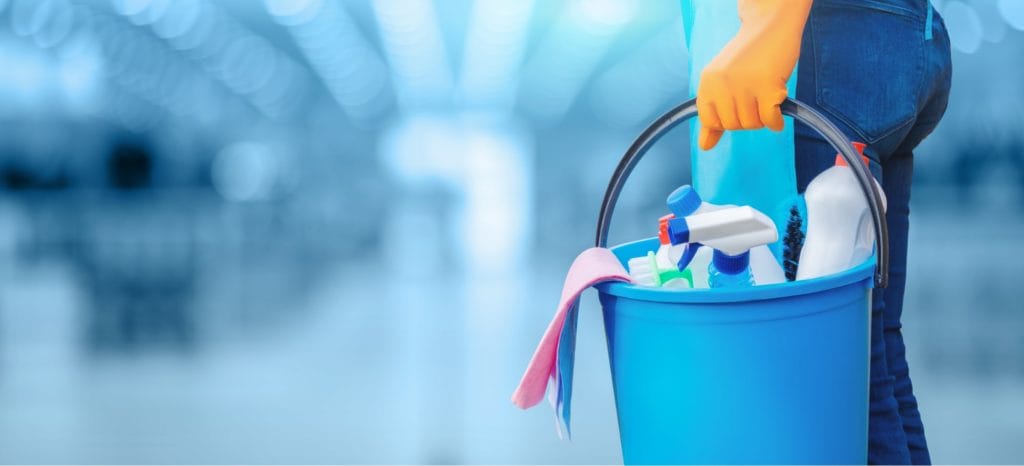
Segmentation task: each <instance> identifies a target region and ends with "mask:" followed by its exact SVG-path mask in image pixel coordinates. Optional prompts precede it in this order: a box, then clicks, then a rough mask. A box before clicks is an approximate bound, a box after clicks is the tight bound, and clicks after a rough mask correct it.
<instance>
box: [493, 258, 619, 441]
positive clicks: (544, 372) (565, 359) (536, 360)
mask: <svg viewBox="0 0 1024 466" xmlns="http://www.w3.org/2000/svg"><path fill="white" fill-rule="evenodd" d="M613 281H618V282H629V281H630V279H629V275H628V274H627V273H626V270H625V269H623V268H622V264H621V263H620V262H619V260H618V259H617V258H616V257H615V255H614V254H612V252H611V251H609V250H608V249H606V248H590V249H587V250H585V251H583V252H582V253H580V255H579V256H578V257H576V260H574V261H573V263H572V266H570V267H569V272H568V273H567V274H566V277H565V283H564V284H563V285H562V298H561V300H559V303H558V307H557V308H556V309H555V315H554V317H553V318H552V319H551V323H550V324H548V328H547V330H545V331H544V336H543V337H542V338H541V340H540V343H539V344H538V345H537V349H536V351H534V353H533V357H532V358H530V363H529V365H528V366H527V368H526V372H525V373H524V374H523V377H522V379H521V380H520V381H519V386H518V387H516V390H515V392H514V393H513V394H512V403H514V404H515V405H516V406H518V407H520V408H522V409H527V408H529V407H532V406H534V405H536V404H537V403H540V401H541V400H543V399H544V392H545V391H546V390H547V388H548V385H549V384H550V383H551V382H554V396H553V402H552V405H553V407H554V409H555V417H556V420H557V422H556V426H557V427H558V434H559V436H562V434H563V432H564V433H565V435H568V434H569V413H570V408H571V399H572V373H573V370H572V369H573V361H574V359H575V350H574V348H575V346H576V341H575V338H576V319H577V309H578V308H579V297H580V294H582V293H583V291H585V290H586V289H587V288H590V287H591V286H595V285H597V284H599V283H606V282H613Z"/></svg>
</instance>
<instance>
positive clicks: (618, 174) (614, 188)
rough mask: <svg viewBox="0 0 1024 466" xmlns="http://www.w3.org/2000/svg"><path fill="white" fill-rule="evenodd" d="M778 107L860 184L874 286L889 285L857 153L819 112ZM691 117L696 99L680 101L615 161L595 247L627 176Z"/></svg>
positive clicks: (875, 205)
mask: <svg viewBox="0 0 1024 466" xmlns="http://www.w3.org/2000/svg"><path fill="white" fill-rule="evenodd" d="M781 108H782V113H783V114H784V115H789V116H791V117H793V118H795V119H797V120H799V121H801V122H803V123H804V124H806V125H807V126H810V127H811V128H813V129H814V130H815V131H817V132H818V134H820V135H821V136H822V137H824V138H825V140H826V141H828V142H829V144H832V147H834V148H835V149H836V150H837V151H839V153H840V154H842V156H843V159H845V160H846V164H847V165H848V166H849V167H850V168H852V169H853V174H854V175H855V176H856V177H857V183H858V184H860V188H861V190H862V191H863V192H864V196H865V197H866V198H867V200H868V206H869V207H870V209H871V217H872V220H873V223H874V227H875V238H877V240H878V241H876V242H875V251H876V253H877V259H878V264H877V268H876V269H875V286H876V287H878V288H885V287H886V286H887V285H888V284H889V228H888V225H887V224H886V221H885V211H884V208H883V204H882V195H881V193H880V192H878V186H877V185H876V184H875V183H874V182H873V177H872V176H871V173H870V172H869V171H868V169H867V167H865V166H864V164H863V163H862V162H861V160H860V154H858V153H857V150H856V149H854V148H853V145H851V144H850V141H848V140H847V139H846V136H844V135H843V133H842V132H841V131H839V128H836V126H835V125H833V124H832V123H831V122H830V121H828V120H827V119H826V118H825V117H823V116H822V115H821V114H820V113H818V112H817V111H815V110H814V109H812V108H810V107H808V106H807V105H805V104H803V103H800V102H799V101H796V100H793V99H790V98H787V99H786V100H785V101H783V102H782V105H781ZM695 115H697V99H690V100H688V101H686V102H683V103H682V104H680V105H679V106H678V107H676V108H674V109H672V110H670V111H669V112H668V113H665V114H664V115H662V116H661V117H659V118H658V119H657V120H655V121H654V123H651V125H650V126H648V127H647V129H645V130H644V131H643V133H640V136H639V137H637V138H636V140H635V141H633V144H632V145H630V146H629V149H628V150H627V151H626V154H625V155H623V156H622V160H620V161H619V165H618V166H617V167H615V172H614V173H612V179H611V181H609V182H608V189H607V190H606V191H605V193H604V200H603V201H602V202H601V214H600V216H599V217H598V220H597V238H596V240H595V241H594V244H595V245H596V246H597V247H602V248H603V247H606V246H607V243H608V227H609V225H610V224H611V221H612V213H613V212H614V211H615V203H616V202H617V201H618V199H619V193H621V192H622V186H623V185H624V184H625V183H626V179H627V178H629V174H630V173H632V172H633V168H634V167H636V164H637V162H639V161H640V159H641V158H643V156H644V154H646V153H647V151H648V149H650V148H651V146H653V145H654V143H655V142H657V141H658V139H661V137H662V136H664V135H665V134H666V133H668V132H669V131H670V130H671V129H672V128H675V127H676V126H678V125H679V124H680V123H682V122H684V121H686V120H689V119H690V118H693V117H694V116H695Z"/></svg>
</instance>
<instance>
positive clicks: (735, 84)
mask: <svg viewBox="0 0 1024 466" xmlns="http://www.w3.org/2000/svg"><path fill="white" fill-rule="evenodd" d="M737 3H738V5H737V6H738V10H739V16H740V22H741V26H740V30H739V32H737V33H736V36H735V37H733V38H732V40H730V41H729V43H727V44H726V45H725V47H723V48H722V51H721V52H719V53H718V55H717V56H715V58H714V59H713V60H711V63H709V64H708V65H707V66H706V67H705V68H704V72H703V73H702V74H701V77H700V87H699V88H698V89H697V112H698V116H699V117H700V123H701V130H700V137H699V138H698V143H699V145H700V147H701V149H704V150H708V149H711V148H712V147H714V146H715V144H718V140H719V139H721V138H722V133H723V132H724V131H725V130H733V129H757V128H762V127H764V126H767V127H769V128H771V129H773V130H775V131H781V130H782V126H783V122H782V111H781V110H780V109H779V104H781V103H782V101H783V100H785V99H786V94H787V92H786V81H788V80H789V76H790V75H791V74H792V73H793V68H794V67H796V62H797V59H799V57H800V40H801V38H802V37H803V32H804V24H805V23H806V22H807V16H808V15H809V14H810V11H811V3H813V0H737Z"/></svg>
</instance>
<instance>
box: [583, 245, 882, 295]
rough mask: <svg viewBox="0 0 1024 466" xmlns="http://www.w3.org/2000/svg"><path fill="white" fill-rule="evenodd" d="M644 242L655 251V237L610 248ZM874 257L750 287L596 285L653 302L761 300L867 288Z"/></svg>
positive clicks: (604, 291) (608, 291)
mask: <svg viewBox="0 0 1024 466" xmlns="http://www.w3.org/2000/svg"><path fill="white" fill-rule="evenodd" d="M643 243H653V244H654V249H655V250H656V249H657V245H658V244H659V243H658V239H657V238H646V239H642V240H637V241H630V242H628V243H622V244H619V245H616V246H613V247H612V248H611V251H612V252H613V253H616V252H617V251H620V250H622V249H623V248H628V247H638V246H640V245H642V244H643ZM615 257H616V258H617V259H619V262H622V265H623V267H625V266H626V264H625V261H624V260H623V259H622V258H621V257H619V255H618V254H617V253H616V254H615ZM626 260H628V258H627V259H626ZM875 260H876V256H875V255H872V256H871V257H869V258H868V260H866V261H864V262H862V263H861V264H860V265H857V266H855V267H851V268H849V269H847V270H844V271H842V272H837V273H834V274H831V275H825V276H823V277H818V278H812V279H807V280H799V281H793V282H783V283H776V284H773V285H758V286H753V287H749V288H735V289H721V288H719V289H710V288H706V289H698V290H694V289H666V288H652V287H647V286H639V285H634V284H631V283H626V282H604V283H600V284H598V285H597V286H596V288H597V290H598V291H599V292H601V294H608V295H612V296H616V297H620V298H629V299H635V300H640V301H650V302H656V303H736V302H746V301H760V300H765V299H775V298H788V297H794V296H803V295H809V294H814V293H820V292H822V291H827V290H832V289H836V288H840V287H843V286H846V285H850V284H853V283H857V282H861V281H866V282H867V286H868V288H869V289H870V288H874V281H873V280H872V279H871V278H872V277H873V276H874V271H875Z"/></svg>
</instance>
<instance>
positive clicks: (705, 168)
mask: <svg viewBox="0 0 1024 466" xmlns="http://www.w3.org/2000/svg"><path fill="white" fill-rule="evenodd" d="M808 2H809V0H794V1H793V2H792V3H793V5H794V7H796V6H800V7H802V5H797V4H798V3H800V4H803V3H808ZM740 3H745V2H737V1H735V0H681V5H682V12H683V15H682V16H683V21H684V29H685V40H686V47H687V52H688V54H687V56H688V58H689V76H690V81H689V87H690V97H697V96H698V93H699V90H703V91H704V95H705V96H706V95H707V93H708V91H709V90H710V88H709V89H702V87H701V85H702V84H704V83H705V82H707V80H706V78H708V77H709V76H710V75H709V74H706V73H704V71H705V69H707V68H709V67H710V68H713V67H714V66H715V65H713V64H712V63H713V61H715V60H716V57H717V56H718V55H719V52H720V51H723V52H724V50H723V49H724V48H725V47H727V44H730V42H731V41H733V39H734V38H735V37H738V36H740V35H741V34H740V32H741V26H742V29H745V30H746V32H744V33H743V35H744V38H746V37H749V36H750V35H751V34H750V33H751V31H753V30H754V29H756V28H754V26H755V25H754V24H747V22H748V21H754V18H748V15H745V16H744V22H743V23H742V25H741V22H740V16H741V13H743V12H744V8H742V7H743V5H740ZM773 3H774V6H781V4H782V3H786V7H787V8H788V7H789V2H788V1H786V0H776V1H775V2H773ZM738 7H741V8H738ZM794 9H799V8H794ZM760 32H766V31H760ZM778 32H781V31H778ZM787 34H788V33H787ZM750 45H756V44H750ZM766 45H767V44H766ZM797 50H798V49H797ZM768 59H769V57H767V56H765V57H763V58H762V57H757V59H756V61H755V62H750V63H751V64H754V63H760V62H761V61H763V60H768ZM794 63H795V62H794ZM736 65H737V66H739V65H743V63H738V62H737V63H736ZM770 65H771V68H772V69H775V68H777V67H779V66H780V65H779V64H770ZM758 66H760V65H758ZM790 66H792V65H790ZM783 68H784V66H783ZM779 77H780V78H781V79H780V80H779V81H776V82H777V83H778V85H780V86H782V85H783V84H784V86H783V87H782V89H784V90H785V92H783V93H782V95H783V96H784V95H785V94H786V93H788V94H789V95H796V86H797V73H792V74H790V75H789V80H788V81H786V79H785V76H784V74H780V75H779ZM775 103H777V101H776V102H775ZM728 108H730V109H731V107H728ZM773 111H774V110H773ZM699 116H701V117H703V116H704V113H703V109H701V113H700V114H699ZM783 121H784V122H785V123H784V129H783V130H782V131H781V132H773V131H771V130H769V129H767V128H766V129H759V130H749V131H730V132H727V133H726V134H725V135H724V136H722V137H721V141H719V142H717V144H715V145H714V147H713V148H712V149H710V150H703V149H702V148H701V147H700V145H699V144H698V143H699V142H700V141H699V139H700V137H699V135H700V134H701V131H702V130H703V126H702V125H700V124H699V122H698V121H697V119H694V120H693V121H692V123H691V126H690V134H691V136H690V147H691V150H690V154H691V155H690V157H691V160H692V173H693V186H694V189H696V190H697V192H699V193H700V195H701V198H702V199H704V200H705V201H707V202H711V203H713V204H718V205H729V204H732V205H749V206H751V207H754V208H755V209H757V210H760V211H761V212H764V213H765V214H767V215H768V216H769V217H771V219H772V220H773V221H774V222H775V224H776V226H778V228H779V237H780V238H787V239H788V236H787V235H786V231H787V229H788V228H789V226H790V223H791V222H792V221H794V220H797V221H798V220H799V217H797V218H796V219H794V218H792V217H791V215H790V210H791V209H792V208H793V207H796V208H797V210H798V212H803V206H802V204H801V202H802V200H801V198H800V196H799V194H798V193H797V190H796V166H795V157H794V154H795V149H794V134H793V127H794V125H793V123H792V119H791V118H790V117H788V116H786V117H783ZM796 229H797V230H800V229H801V228H800V225H799V224H797V225H796ZM784 246H785V245H784V244H782V242H776V243H773V244H770V245H768V247H769V248H771V250H772V253H773V254H775V256H776V258H777V259H779V262H780V263H781V262H782V261H783V260H784V259H785V258H787V257H790V258H792V260H794V261H795V260H796V259H797V258H798V257H799V253H796V254H794V253H793V252H792V251H790V250H788V249H786V248H785V247H784Z"/></svg>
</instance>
